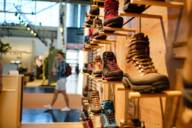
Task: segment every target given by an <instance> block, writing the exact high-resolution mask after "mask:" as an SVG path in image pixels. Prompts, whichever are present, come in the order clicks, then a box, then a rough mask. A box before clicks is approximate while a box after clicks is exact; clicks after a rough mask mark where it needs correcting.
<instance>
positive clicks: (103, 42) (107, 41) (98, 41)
mask: <svg viewBox="0 0 192 128" xmlns="http://www.w3.org/2000/svg"><path fill="white" fill-rule="evenodd" d="M92 41H93V42H94V43H98V44H111V43H114V42H116V41H115V40H96V39H93V40H92Z"/></svg>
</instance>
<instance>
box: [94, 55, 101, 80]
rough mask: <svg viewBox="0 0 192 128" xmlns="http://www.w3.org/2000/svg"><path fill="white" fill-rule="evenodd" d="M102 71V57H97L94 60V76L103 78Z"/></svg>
mask: <svg viewBox="0 0 192 128" xmlns="http://www.w3.org/2000/svg"><path fill="white" fill-rule="evenodd" d="M102 70H103V65H102V60H101V57H100V56H96V57H95V60H94V66H93V75H94V76H95V77H101V76H102V72H103V71H102Z"/></svg>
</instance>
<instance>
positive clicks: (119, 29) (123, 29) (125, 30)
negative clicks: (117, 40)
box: [103, 27, 136, 32]
mask: <svg viewBox="0 0 192 128" xmlns="http://www.w3.org/2000/svg"><path fill="white" fill-rule="evenodd" d="M103 29H104V30H113V31H123V32H135V31H136V30H135V29H126V28H112V27H103Z"/></svg>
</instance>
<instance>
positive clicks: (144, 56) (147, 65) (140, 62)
mask: <svg viewBox="0 0 192 128" xmlns="http://www.w3.org/2000/svg"><path fill="white" fill-rule="evenodd" d="M135 45H138V44H137V43H135ZM128 54H129V55H128V57H127V59H128V63H129V62H132V63H133V64H134V65H135V67H136V68H137V70H138V71H139V72H140V73H142V74H143V75H145V74H148V73H156V72H157V70H156V69H155V67H154V64H153V62H152V59H151V58H150V55H149V45H146V46H145V48H142V49H137V48H136V47H135V49H130V51H129V53H128Z"/></svg>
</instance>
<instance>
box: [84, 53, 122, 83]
mask: <svg viewBox="0 0 192 128" xmlns="http://www.w3.org/2000/svg"><path fill="white" fill-rule="evenodd" d="M87 65H90V66H91V68H90V67H88V66H87V70H86V69H84V72H89V73H90V74H91V73H92V74H93V75H94V76H95V77H101V76H102V77H103V79H104V80H108V81H121V80H122V78H123V71H122V70H121V69H120V68H119V66H118V64H117V59H116V56H115V54H114V53H113V52H112V51H105V52H104V53H103V57H102V59H101V57H100V56H96V57H95V59H94V62H92V63H89V64H87ZM90 70H91V71H90Z"/></svg>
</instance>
